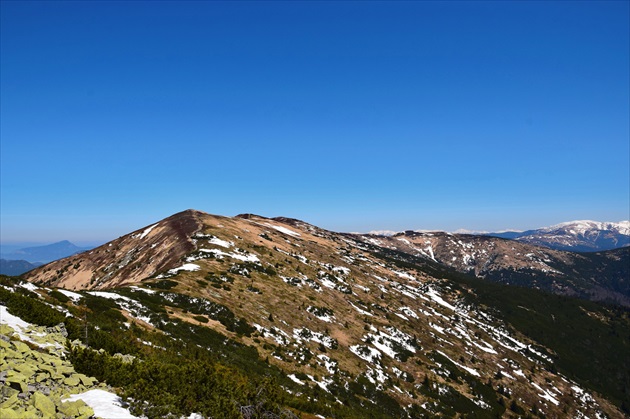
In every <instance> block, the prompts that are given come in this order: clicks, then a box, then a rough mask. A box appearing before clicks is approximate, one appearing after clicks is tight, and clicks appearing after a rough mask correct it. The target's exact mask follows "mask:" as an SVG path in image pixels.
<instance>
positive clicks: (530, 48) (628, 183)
mask: <svg viewBox="0 0 630 419" xmlns="http://www.w3.org/2000/svg"><path fill="white" fill-rule="evenodd" d="M629 4H630V3H629V2H626V1H610V2H606V1H597V2H583V1H580V2H571V1H562V2H517V1H513V2H512V1H511V2H176V3H175V2H172V3H171V2H52V1H47V2H1V6H0V7H1V15H0V18H1V38H0V42H1V45H0V46H1V50H0V53H1V57H0V58H1V61H0V67H1V68H0V70H1V73H0V76H1V77H0V82H1V92H2V93H1V96H0V106H1V107H0V118H1V121H0V122H1V125H0V136H1V137H0V139H1V144H0V146H1V149H0V151H1V155H0V159H1V168H0V171H1V172H0V175H1V178H0V186H1V191H0V192H1V196H0V198H1V202H0V233H1V236H2V237H1V238H0V241H2V242H5V243H6V242H15V241H24V242H27V241H28V242H34V241H41V242H50V241H55V240H62V239H69V240H72V241H75V242H83V243H85V242H104V241H106V240H110V239H113V238H116V237H118V236H120V235H122V234H125V233H127V232H129V231H131V230H134V229H137V228H140V227H142V226H144V225H147V224H150V223H151V222H154V221H156V220H159V219H161V218H164V217H166V216H168V215H171V214H172V213H175V212H177V211H181V210H184V209H187V208H195V209H199V210H203V211H206V212H210V213H214V214H221V215H236V214H238V213H244V212H251V213H257V214H261V215H265V216H279V215H283V216H289V217H294V218H300V219H303V220H305V221H308V222H310V223H313V224H316V225H319V226H321V227H324V228H328V229H331V230H336V231H369V230H375V229H379V230H380V229H390V230H403V229H443V230H455V229H459V228H467V229H477V230H502V229H508V228H513V229H527V228H536V227H541V226H545V225H550V224H555V223H558V222H562V221H569V220H574V219H594V220H599V221H620V220H622V219H628V218H630V215H629V212H630V180H629V178H630V122H629V114H630V86H629V80H630V57H629V56H630V53H629V51H630V42H629V33H630V24H629V20H630V18H629V16H630V9H629Z"/></svg>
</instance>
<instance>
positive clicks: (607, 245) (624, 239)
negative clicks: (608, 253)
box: [485, 220, 630, 252]
mask: <svg viewBox="0 0 630 419" xmlns="http://www.w3.org/2000/svg"><path fill="white" fill-rule="evenodd" d="M485 235H486V236H492V237H501V238H503V239H511V240H518V241H520V242H522V243H529V244H535V245H537V246H544V247H548V248H550V249H555V250H568V251H573V252H600V251H602V250H611V249H618V248H620V247H625V246H629V245H630V221H621V222H618V223H610V222H599V221H590V220H584V221H569V222H566V223H561V224H556V225H554V226H551V227H543V228H539V229H536V230H527V231H522V232H517V231H506V232H502V233H487V234H485Z"/></svg>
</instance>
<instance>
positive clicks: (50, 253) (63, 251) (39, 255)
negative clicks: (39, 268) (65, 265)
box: [2, 240, 90, 263]
mask: <svg viewBox="0 0 630 419" xmlns="http://www.w3.org/2000/svg"><path fill="white" fill-rule="evenodd" d="M89 249H90V248H89V247H79V246H77V245H75V244H73V243H71V242H69V241H68V240H63V241H60V242H57V243H52V244H47V245H44V246H34V247H25V248H23V249H18V250H14V251H13V252H11V253H4V254H2V258H3V259H7V260H23V261H27V262H31V263H34V262H40V263H48V262H52V261H53V260H57V259H61V258H65V257H68V256H72V255H75V254H77V253H81V252H84V251H86V250H89Z"/></svg>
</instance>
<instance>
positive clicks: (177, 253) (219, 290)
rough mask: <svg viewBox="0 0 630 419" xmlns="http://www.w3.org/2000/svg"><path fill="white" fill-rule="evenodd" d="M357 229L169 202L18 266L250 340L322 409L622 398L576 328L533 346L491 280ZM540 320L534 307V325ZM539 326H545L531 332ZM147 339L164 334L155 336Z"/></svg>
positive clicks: (434, 410) (115, 301)
mask: <svg viewBox="0 0 630 419" xmlns="http://www.w3.org/2000/svg"><path fill="white" fill-rule="evenodd" d="M419 237H420V236H419ZM399 238H405V239H407V240H408V241H409V242H412V240H411V237H407V236H401V237H398V238H392V239H391V240H395V241H397V242H400V243H404V242H402V241H400V240H398V239H399ZM421 238H422V239H424V237H421ZM367 239H369V237H368V238H366V237H363V236H360V235H351V234H346V233H335V232H331V231H328V230H325V229H321V228H319V227H316V226H313V225H310V224H308V223H306V222H303V221H300V220H295V219H289V218H286V217H276V218H266V217H257V216H254V215H249V216H248V217H245V218H244V217H222V216H215V215H210V214H205V213H202V212H195V211H184V212H182V213H178V214H175V215H173V216H171V217H168V218H166V219H164V220H161V221H158V222H156V223H154V224H151V225H148V226H145V227H143V228H141V229H138V230H135V231H133V232H131V233H129V234H127V235H124V236H122V237H120V238H118V239H116V240H114V241H112V242H111V243H109V244H106V245H104V246H101V247H99V248H97V249H93V251H92V254H90V252H87V253H84V254H81V255H75V256H71V257H69V258H66V259H64V260H61V261H56V262H53V263H51V264H48V265H46V266H44V267H42V268H39V269H36V270H35V271H33V272H30V273H28V274H26V275H24V278H25V279H27V280H29V281H31V282H32V283H35V284H37V286H40V287H41V286H44V287H65V288H69V289H73V290H75V293H74V294H69V295H70V297H71V298H74V299H76V301H77V302H79V301H86V304H88V307H90V306H91V307H94V310H97V308H98V307H103V304H104V301H111V303H108V304H109V305H108V306H107V307H109V308H108V309H107V312H109V313H110V315H111V319H113V318H116V317H117V316H118V317H119V318H120V321H133V322H134V323H136V324H138V325H139V326H141V327H143V328H147V330H151V329H156V330H162V331H164V332H166V333H168V334H172V335H173V336H176V337H178V338H181V339H192V336H197V334H198V333H201V332H202V330H205V329H210V330H213V331H215V332H216V333H219V334H221V335H223V336H226V337H227V338H229V339H234V340H236V341H238V342H240V343H241V344H245V345H249V346H251V347H252V348H255V351H256V352H257V353H258V354H259V356H260V357H261V358H262V359H267V360H268V362H269V364H270V365H273V366H274V367H277V368H279V369H280V370H281V371H284V374H285V377H289V378H290V380H289V382H284V384H283V386H294V385H298V386H299V387H298V388H299V389H300V390H298V393H304V394H309V395H310V396H308V397H310V399H309V400H310V402H309V403H315V402H314V400H315V399H317V400H330V403H332V404H330V405H329V407H328V408H329V409H332V408H333V407H334V406H335V405H337V402H336V401H335V398H336V399H337V400H339V402H340V403H341V405H343V406H351V407H352V409H355V410H357V411H361V412H364V413H365V412H381V413H379V415H381V414H382V415H384V416H381V417H392V415H394V416H400V415H403V416H404V415H407V416H408V417H420V416H423V415H425V414H426V415H429V416H433V415H446V416H452V415H455V414H456V412H461V413H460V414H462V413H464V412H476V414H477V416H479V417H485V416H484V415H486V416H491V415H496V414H500V413H501V412H502V413H505V414H506V415H507V416H517V415H518V414H517V412H519V411H521V410H523V409H524V408H525V406H534V408H535V409H540V410H541V411H545V412H547V414H549V415H550V416H560V415H562V412H563V409H566V410H567V411H568V412H573V413H574V414H577V413H576V412H577V411H580V412H586V413H584V414H590V415H593V414H595V412H604V411H605V412H606V414H607V415H609V416H610V417H613V418H614V417H622V415H620V414H619V411H618V408H615V407H614V406H612V405H611V404H610V402H609V401H607V399H606V397H612V399H613V400H616V401H615V403H617V405H618V404H619V403H620V401H619V400H623V398H624V397H625V396H624V394H623V391H620V390H618V389H619V386H618V385H617V384H615V383H616V382H610V381H611V380H614V379H616V378H615V377H616V376H615V375H614V374H612V375H611V374H609V368H608V367H606V368H605V369H603V370H602V372H598V371H592V370H590V369H587V368H586V367H584V366H582V365H583V364H584V363H583V362H582V361H581V359H582V358H580V356H582V355H580V354H581V353H589V354H590V353H591V352H588V350H587V349H584V348H583V346H581V337H580V338H578V337H575V338H573V340H575V341H576V344H575V345H576V347H575V348H562V347H558V346H557V343H556V342H555V341H553V340H552V341H548V342H546V343H544V344H543V343H540V342H545V339H549V338H554V336H553V335H551V336H550V335H548V334H545V335H540V336H536V339H540V342H539V341H536V340H534V339H533V337H528V336H527V335H524V334H523V333H522V332H520V331H519V329H523V328H526V327H527V324H525V323H523V324H521V323H522V322H527V321H529V317H527V318H525V319H523V318H518V317H516V318H514V321H515V322H520V323H515V324H517V325H518V328H516V327H514V326H512V325H510V324H508V323H506V322H504V321H502V320H501V318H502V316H504V314H501V311H496V312H495V311H494V309H493V308H492V306H487V304H489V301H490V300H478V298H479V296H481V295H483V293H482V289H483V288H488V289H489V290H491V289H495V288H493V287H504V285H484V282H483V281H481V280H479V279H475V278H472V277H469V276H466V275H464V274H461V273H458V272H457V271H456V270H454V269H453V268H451V267H449V266H447V265H444V264H440V263H438V262H437V261H436V260H435V259H437V258H435V255H434V258H433V259H432V258H430V257H427V256H426V255H422V254H417V255H414V254H411V253H405V252H402V251H399V250H397V249H396V248H395V246H393V245H391V246H388V245H387V243H385V244H381V245H380V246H379V245H377V244H374V243H371V242H370V241H369V240H367ZM377 239H378V240H380V238H377ZM481 240H487V241H490V240H493V239H492V238H481ZM495 240H499V239H495ZM462 243H463V242H462ZM522 246H526V245H524V244H522ZM429 254H430V253H429ZM145 264H146V265H148V267H147V266H144V265H145ZM470 281H473V282H470ZM474 281H477V282H474ZM480 281H481V282H480ZM471 284H472V285H471ZM488 284H490V283H488ZM29 286H30V285H29ZM42 289H43V288H42ZM501 289H502V288H501ZM96 290H98V291H96ZM104 290H107V291H104ZM505 290H506V291H505V292H508V293H509V294H510V295H513V296H514V298H516V299H517V301H518V303H517V304H518V305H521V306H523V307H525V308H527V307H532V308H531V309H532V310H538V311H540V310H542V309H543V308H541V307H536V308H534V306H533V305H532V304H534V305H535V304H537V302H538V300H540V298H536V297H527V298H529V300H528V301H525V300H523V298H524V296H528V295H534V294H535V292H537V291H522V292H521V291H518V292H517V291H514V290H513V289H512V288H509V289H507V288H506V289H505ZM64 291H65V290H64ZM64 295H65V294H64ZM77 295H78V296H77ZM484 298H485V297H484ZM549 298H550V299H551V300H552V301H556V300H553V298H558V297H553V298H552V297H549ZM101 300H102V302H101ZM73 301H75V300H73ZM484 301H486V302H484ZM68 304H70V302H68ZM493 304H494V303H493ZM568 304H570V307H572V308H571V310H574V312H573V313H574V314H572V315H571V316H567V317H566V318H567V319H569V320H567V321H573V320H571V319H573V318H576V316H577V317H579V318H584V321H587V320H588V318H590V317H588V316H586V314H584V313H582V312H581V311H579V310H578V309H577V308H576V304H577V303H574V302H572V300H569V303H568ZM579 304H581V305H582V306H583V307H588V308H589V312H598V313H599V311H598V310H601V309H600V308H591V307H597V306H593V305H592V303H589V302H587V301H584V302H580V303H579ZM552 306H554V307H556V306H558V304H553V305H552ZM152 307H153V308H152ZM100 310H101V311H102V309H100ZM111 310H119V311H121V312H122V313H123V316H119V315H116V316H114V312H112V311H111ZM519 310H520V309H519ZM544 310H547V309H544ZM567 310H568V309H567ZM575 310H577V311H575ZM614 310H617V309H614ZM614 310H613V311H611V313H616V312H617V311H614ZM580 313H582V314H580ZM94 315H96V313H95V314H94ZM554 315H555V316H556V317H557V318H558V319H560V318H561V316H563V314H562V313H561V312H557V313H554ZM598 315H599V314H598ZM584 316H586V317H584ZM605 316H607V317H606V318H608V317H610V316H612V314H611V315H609V314H606V315H605ZM614 316H618V314H614ZM111 319H110V318H109V317H108V321H109V322H111V321H112V320H111ZM550 319H551V317H549V316H545V317H543V318H541V319H539V320H540V321H541V322H546V323H545V324H548V323H549V321H550ZM615 319H617V317H610V320H607V321H609V322H611V324H613V323H614V322H617V321H618V320H615ZM621 319H623V315H622V317H621ZM558 321H560V320H558ZM193 326H194V327H193ZM595 326H596V327H603V326H600V325H599V323H598V324H597V325H594V326H593V327H595ZM116 327H117V328H118V329H115V330H120V328H122V330H123V331H124V330H125V327H124V326H122V325H120V326H116ZM523 330H525V329H523ZM538 330H546V329H544V328H542V327H540V326H538V327H536V328H533V329H532V332H533V333H538V332H537V331H538ZM183 332H186V334H187V335H186V336H187V337H186V336H184V335H182V333H183ZM121 333H122V332H121ZM191 333H192V335H191ZM204 333H206V332H204ZM571 333H573V332H571ZM199 336H201V335H199ZM532 336H533V335H532ZM622 336H625V335H622ZM160 339H161V340H160V341H159V342H161V343H160V344H159V345H164V339H165V337H161V338H160ZM199 339H201V338H200V337H199ZM609 339H610V338H609ZM615 339H616V338H615ZM619 339H621V338H619ZM624 339H625V338H624ZM196 342H197V344H201V345H206V344H205V343H204V341H203V340H198V341H196ZM602 342H607V341H606V340H605V339H604V340H603V341H602ZM623 342H625V341H620V342H619V343H615V345H622V346H621V347H623ZM155 344H156V343H154V344H153V345H155ZM590 350H591V351H592V350H598V346H597V345H595V346H593V348H592V349H590ZM618 352H623V350H621V349H620V350H619V351H615V353H618ZM595 356H597V357H598V359H600V361H601V362H602V364H603V363H604V358H602V356H601V355H595ZM611 356H612V355H611ZM555 357H559V360H558V362H557V363H556V361H554V359H555ZM574 358H575V359H576V360H577V361H575V362H574V361H571V360H572V359H574ZM506 359H507V360H508V361H506ZM615 359H616V358H615ZM615 362H616V364H615V365H617V366H621V365H624V362H625V361H624V360H623V359H621V360H615ZM556 364H557V368H561V369H563V370H564V369H566V371H567V372H566V373H567V374H570V376H571V377H574V378H571V379H577V380H580V383H586V382H589V380H590V381H592V382H593V383H594V384H593V385H595V386H596V388H597V389H598V391H600V392H602V391H603V392H605V393H606V394H608V396H606V397H601V396H600V395H598V394H595V393H592V394H593V395H592V396H589V397H593V403H591V402H589V403H585V402H581V401H580V400H579V399H578V398H577V396H576V394H577V393H576V391H577V390H571V388H572V386H573V387H576V388H578V389H580V391H583V390H581V387H580V386H582V385H583V384H580V385H579V386H578V384H577V383H576V382H574V381H569V379H568V378H565V376H562V377H561V376H559V375H558V374H557V373H556V372H554V368H556V366H555V365H556ZM609 364H610V362H609V361H606V365H609ZM576 365H578V367H576ZM580 366H582V367H580ZM580 368H581V369H583V370H584V371H580ZM623 368H625V367H623ZM521 374H522V376H521ZM510 377H511V378H510ZM591 377H595V378H596V379H595V378H591ZM97 378H99V377H97ZM99 379H100V378H99ZM563 380H567V381H563ZM290 383H293V384H290ZM300 383H302V384H300ZM287 388H290V387H287ZM291 388H292V387H291ZM614 389H617V390H614ZM292 391H295V390H292ZM312 391H315V392H316V393H311V392H312ZM296 394H297V393H296ZM507 394H513V395H514V397H512V396H507ZM589 400H590V399H589ZM375 401H377V402H378V403H376V404H375V403H374V402H375ZM511 403H513V406H510V404H511ZM341 405H339V406H341ZM303 406H305V405H303ZM404 406H407V407H404ZM506 406H507V407H508V408H507V409H506ZM403 407H404V408H403ZM328 408H327V409H328ZM340 408H341V407H340ZM309 409H311V408H309ZM312 409H314V410H308V411H309V412H312V413H321V412H322V411H321V410H318V409H319V408H315V407H313V408H312ZM361 409H368V410H361ZM331 411H332V410H331ZM523 411H524V410H523ZM536 411H538V410H536ZM421 412H424V413H421ZM506 412H507V413H506ZM510 412H511V413H510ZM589 412H590V413H589ZM342 416H343V415H342Z"/></svg>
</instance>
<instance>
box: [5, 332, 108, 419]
mask: <svg viewBox="0 0 630 419" xmlns="http://www.w3.org/2000/svg"><path fill="white" fill-rule="evenodd" d="M64 332H65V328H63V325H59V326H56V327H53V328H46V327H39V326H30V327H29V328H27V329H26V330H25V329H21V330H20V331H19V332H18V331H16V330H14V329H13V328H12V327H10V326H9V325H6V324H0V371H2V372H0V385H1V389H0V396H1V402H0V417H1V418H3V419H13V418H29V419H30V418H59V419H61V418H85V419H87V418H90V417H92V416H93V415H94V411H93V410H92V408H90V407H89V406H88V405H86V404H85V403H84V402H83V401H82V400H77V401H66V399H67V398H68V397H69V395H70V394H76V393H82V392H85V391H86V390H89V389H94V388H104V387H106V386H105V385H103V384H100V385H99V383H98V382H97V380H96V379H95V378H92V377H88V376H86V375H84V374H79V373H77V372H76V371H75V370H74V368H73V366H72V364H71V363H70V361H68V360H67V359H65V349H64V347H63V344H64V343H65V341H66V338H65V336H64V334H65V333H64ZM20 339H21V340H20Z"/></svg>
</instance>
